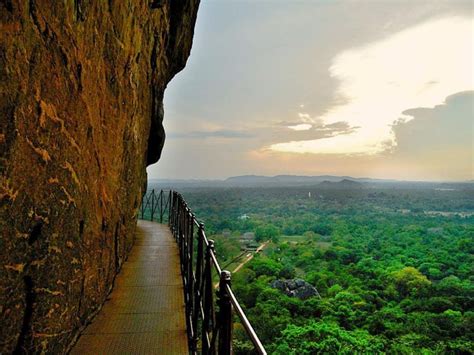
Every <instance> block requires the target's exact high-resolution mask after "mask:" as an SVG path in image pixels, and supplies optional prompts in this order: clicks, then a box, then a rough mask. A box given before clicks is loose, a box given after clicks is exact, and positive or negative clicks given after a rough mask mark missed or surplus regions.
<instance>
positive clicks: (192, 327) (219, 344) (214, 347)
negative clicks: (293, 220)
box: [139, 190, 267, 355]
mask: <svg viewBox="0 0 474 355" xmlns="http://www.w3.org/2000/svg"><path fill="white" fill-rule="evenodd" d="M139 216H140V218H142V219H150V220H152V221H153V220H154V218H155V217H156V219H157V221H158V220H159V221H160V223H163V221H165V220H166V219H167V222H168V224H169V226H170V229H171V231H172V233H173V236H174V238H175V239H176V242H177V243H178V247H179V255H180V263H181V274H182V278H183V287H184V298H185V305H186V324H187V331H188V343H189V350H190V353H192V354H197V353H198V352H199V353H202V354H216V353H218V354H232V326H233V319H232V318H233V312H234V311H235V313H236V315H237V317H238V318H239V320H240V322H241V323H242V326H243V327H244V329H245V332H246V333H247V336H248V337H249V339H250V341H251V342H252V344H253V345H254V347H255V350H256V351H257V352H258V353H259V354H262V355H266V354H267V353H266V351H265V348H264V347H263V345H262V343H261V341H260V339H259V338H258V336H257V333H256V332H255V330H254V329H253V327H252V325H251V323H250V321H249V320H248V318H247V316H246V315H245V313H244V311H243V310H242V307H241V306H240V304H239V302H238V300H237V297H236V296H235V294H234V292H233V291H232V287H231V273H230V272H229V271H227V270H223V269H222V267H221V266H220V264H219V261H218V260H217V256H216V253H215V250H214V241H213V240H210V239H208V238H207V236H206V233H205V230H204V224H203V223H200V222H199V221H198V219H197V218H196V216H195V215H194V213H193V212H192V211H191V209H190V208H189V207H188V206H187V203H186V201H185V200H184V198H183V196H182V195H181V194H179V193H178V192H176V191H172V190H171V191H168V192H166V191H163V190H161V191H160V192H159V193H155V190H152V191H151V192H149V193H147V194H145V196H144V197H143V201H142V207H141V214H140V215H139ZM212 269H214V271H215V272H216V273H217V275H219V278H220V281H219V289H218V291H217V292H216V291H215V290H214V285H213V280H212ZM214 292H215V293H216V296H217V301H216V302H214ZM215 303H216V304H217V306H218V310H216V307H215Z"/></svg>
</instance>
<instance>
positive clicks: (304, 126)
mask: <svg viewBox="0 0 474 355" xmlns="http://www.w3.org/2000/svg"><path fill="white" fill-rule="evenodd" d="M311 127H313V125H310V124H309V123H300V124H297V125H293V126H288V128H289V129H292V130H293V131H307V130H309V129H311Z"/></svg>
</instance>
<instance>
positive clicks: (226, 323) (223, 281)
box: [217, 270, 233, 355]
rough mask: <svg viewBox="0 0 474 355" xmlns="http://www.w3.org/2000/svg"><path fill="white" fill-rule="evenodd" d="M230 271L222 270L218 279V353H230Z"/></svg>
mask: <svg viewBox="0 0 474 355" xmlns="http://www.w3.org/2000/svg"><path fill="white" fill-rule="evenodd" d="M230 279H231V274H230V271H227V270H222V272H221V275H220V280H219V293H218V296H219V299H218V301H217V302H218V304H219V345H218V349H219V350H218V353H219V354H229V355H231V354H232V323H233V321H232V304H231V301H230V295H229V292H228V287H230Z"/></svg>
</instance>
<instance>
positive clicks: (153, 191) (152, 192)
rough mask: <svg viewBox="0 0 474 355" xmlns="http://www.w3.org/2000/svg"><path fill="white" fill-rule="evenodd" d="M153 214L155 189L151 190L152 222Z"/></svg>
mask: <svg viewBox="0 0 474 355" xmlns="http://www.w3.org/2000/svg"><path fill="white" fill-rule="evenodd" d="M154 214H155V189H153V190H151V221H152V222H153V215H154Z"/></svg>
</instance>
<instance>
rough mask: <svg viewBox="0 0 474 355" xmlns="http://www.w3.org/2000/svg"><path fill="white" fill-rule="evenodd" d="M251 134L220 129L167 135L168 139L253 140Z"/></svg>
mask: <svg viewBox="0 0 474 355" xmlns="http://www.w3.org/2000/svg"><path fill="white" fill-rule="evenodd" d="M254 136H255V135H254V134H251V133H249V132H246V131H242V130H229V129H220V130H214V131H192V132H171V133H168V134H167V137H168V138H171V139H173V138H176V139H178V138H252V137H254Z"/></svg>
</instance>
